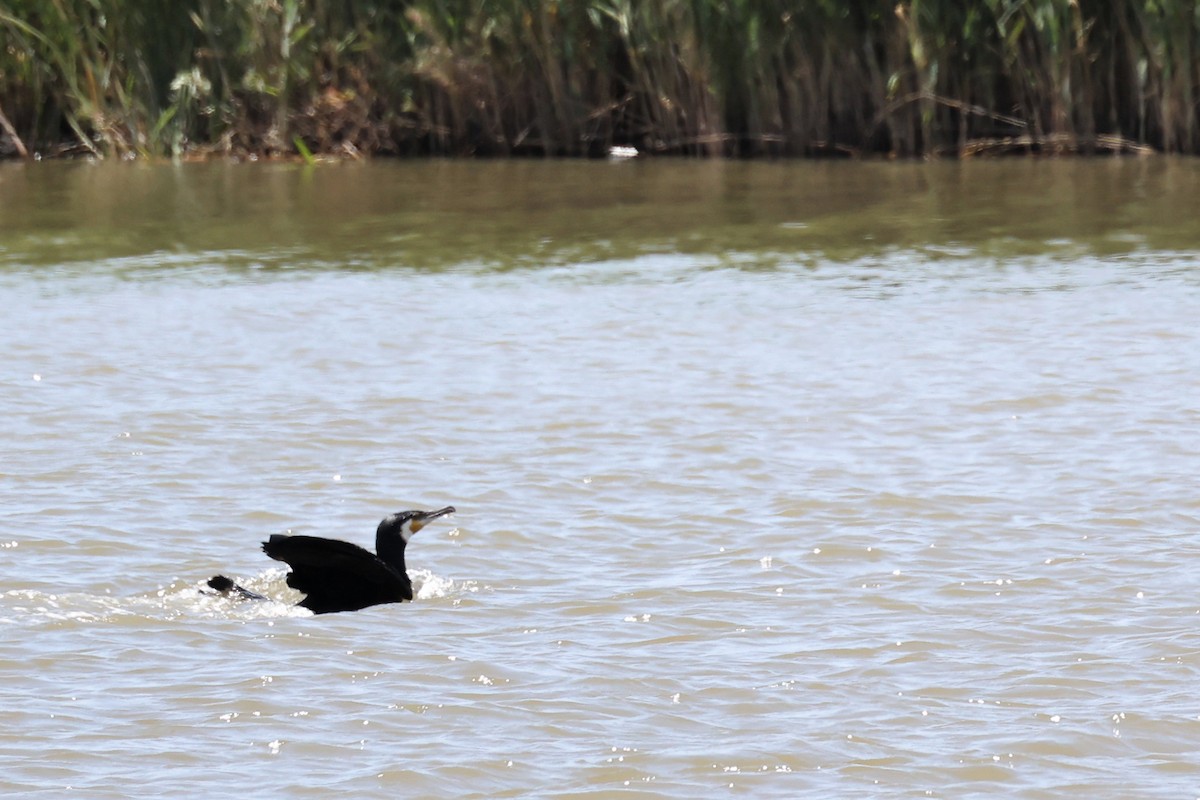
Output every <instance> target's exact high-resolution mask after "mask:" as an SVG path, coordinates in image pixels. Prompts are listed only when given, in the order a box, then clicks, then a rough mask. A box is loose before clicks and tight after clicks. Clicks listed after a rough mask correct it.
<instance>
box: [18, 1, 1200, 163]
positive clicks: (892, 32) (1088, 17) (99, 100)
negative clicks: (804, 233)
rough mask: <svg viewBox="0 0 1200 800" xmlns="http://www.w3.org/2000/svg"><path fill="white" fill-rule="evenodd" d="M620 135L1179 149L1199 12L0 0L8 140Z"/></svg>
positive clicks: (800, 146) (1184, 7) (299, 141)
mask: <svg viewBox="0 0 1200 800" xmlns="http://www.w3.org/2000/svg"><path fill="white" fill-rule="evenodd" d="M614 148H617V149H618V150H617V152H621V151H622V149H625V150H624V152H630V151H629V150H628V149H629V148H632V149H635V150H636V152H638V153H643V154H663V155H686V156H725V157H790V156H808V157H858V156H874V155H881V156H893V157H935V156H958V157H970V156H980V155H989V154H1007V153H1031V154H1063V153H1083V154H1092V153H1128V152H1138V153H1140V152H1166V153H1183V154H1193V155H1194V154H1197V153H1200V9H1198V7H1197V4H1196V3H1195V2H1194V0H1141V1H1140V2H1139V1H1138V0H1111V2H1100V1H1099V0H980V1H979V2H959V1H958V0H899V2H897V0H889V1H888V2H866V1H859V2H854V1H851V2H844V1H843V0H791V1H790V2H788V1H787V0H651V1H648V2H642V1H641V0H579V2H569V1H568V0H376V1H375V2H362V3H357V2H332V0H179V1H178V2H167V3H163V2H156V1H154V0H0V157H7V158H34V157H42V156H45V157H56V156H58V157H63V156H90V157H106V158H136V157H175V158H204V157H210V156H234V157H285V158H286V157H291V158H295V157H300V158H303V159H305V160H312V159H314V158H315V157H316V156H331V157H350V158H359V157H367V156H379V155H385V156H386V155H397V156H409V155H439V156H487V157H498V156H556V157H573V156H574V157H578V156H587V157H594V156H604V155H606V154H609V153H610V152H613V149H614ZM314 154H315V155H314Z"/></svg>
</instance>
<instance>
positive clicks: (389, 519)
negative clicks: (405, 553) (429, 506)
mask: <svg viewBox="0 0 1200 800" xmlns="http://www.w3.org/2000/svg"><path fill="white" fill-rule="evenodd" d="M453 513H454V506H446V507H445V508H439V509H438V510H437V511H397V512H396V513H395V514H389V515H388V516H386V517H384V518H383V522H380V523H379V528H378V529H377V530H376V531H375V537H376V539H377V540H378V539H383V538H386V537H390V536H399V537H400V540H401V541H403V542H404V543H405V544H408V540H409V539H411V538H412V535H413V534H414V533H416V532H417V531H419V530H421V528H424V527H425V526H426V525H428V524H429V523H430V522H431V521H433V520H435V519H437V518H438V517H444V516H446V515H447V514H453Z"/></svg>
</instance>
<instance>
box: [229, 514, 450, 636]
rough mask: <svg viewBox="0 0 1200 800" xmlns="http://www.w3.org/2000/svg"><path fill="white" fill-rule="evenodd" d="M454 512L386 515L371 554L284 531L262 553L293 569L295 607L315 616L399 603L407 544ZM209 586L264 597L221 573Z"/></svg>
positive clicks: (408, 588)
mask: <svg viewBox="0 0 1200 800" xmlns="http://www.w3.org/2000/svg"><path fill="white" fill-rule="evenodd" d="M453 513H454V506H446V507H445V508H439V509H438V510H437V511H400V512H397V513H395V514H390V515H388V516H386V517H384V518H383V521H382V522H380V523H379V527H378V528H377V529H376V530H375V552H374V553H372V552H371V551H369V550H366V549H364V548H362V547H359V546H358V545H356V544H351V543H350V542H343V541H339V540H337V539H323V538H321V537H319V536H290V535H287V534H282V533H277V534H274V535H273V536H271V538H270V539H268V540H267V541H265V542H263V545H262V549H263V552H264V553H266V554H267V555H269V556H270V557H271V558H273V559H275V560H276V561H284V562H286V563H287V564H288V565H289V566H290V567H291V568H292V571H291V572H289V573H288V576H287V584H288V586H291V587H292V588H293V589H296V590H298V591H301V592H304V594H305V598H304V599H303V600H301V601H300V603H299V605H301V606H303V607H304V608H307V609H309V610H311V611H312V612H313V613H314V614H328V613H330V612H333V611H357V610H358V609H360V608H366V607H367V606H374V605H379V604H380V603H400V602H403V601H405V600H412V599H413V593H412V581H411V580H409V577H408V572H407V570H406V568H405V566H404V548H405V546H406V545H407V544H408V540H409V539H410V538H412V535H413V534H414V533H416V532H417V531H419V530H421V528H423V527H425V525H426V524H428V523H429V522H430V521H431V520H435V519H437V518H438V517H442V516H445V515H447V514H453ZM208 585H209V586H210V587H212V588H213V589H216V590H217V591H218V592H220V593H221V594H223V595H225V596H227V597H229V596H234V595H236V596H238V597H241V598H250V599H261V598H262V595H260V594H257V593H256V592H251V591H250V590H249V589H244V588H242V587H241V586H238V585H237V584H236V583H234V582H233V581H231V580H230V579H229V578H227V577H225V576H224V575H217V576H214V577H213V578H211V579H209V581H208Z"/></svg>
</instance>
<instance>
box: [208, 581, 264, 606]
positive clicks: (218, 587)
mask: <svg viewBox="0 0 1200 800" xmlns="http://www.w3.org/2000/svg"><path fill="white" fill-rule="evenodd" d="M208 588H210V589H213V590H215V591H216V592H217V593H218V594H220V595H221V596H223V597H229V598H232V599H234V600H266V599H267V598H266V597H264V596H263V595H261V594H259V593H258V592H252V591H250V590H249V589H247V588H246V587H244V586H238V585H237V584H236V583H234V582H233V580H232V579H230V578H226V577H225V576H224V575H214V576H212V577H211V578H209V579H208Z"/></svg>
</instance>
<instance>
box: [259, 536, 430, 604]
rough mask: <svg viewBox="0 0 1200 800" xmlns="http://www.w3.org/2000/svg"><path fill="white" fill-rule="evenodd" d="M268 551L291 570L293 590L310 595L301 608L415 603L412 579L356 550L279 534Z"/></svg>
mask: <svg viewBox="0 0 1200 800" xmlns="http://www.w3.org/2000/svg"><path fill="white" fill-rule="evenodd" d="M262 549H263V552H264V553H266V554H267V555H269V556H270V557H271V558H273V559H275V560H276V561H285V562H287V564H288V565H290V566H291V568H292V571H291V572H290V573H288V576H287V583H288V586H291V587H292V588H293V589H297V590H299V591H301V592H304V593H305V594H306V595H307V596H306V597H305V598H304V599H303V600H301V601H300V605H302V606H304V607H305V608H308V609H311V610H312V612H313V613H315V614H324V613H328V612H330V611H355V610H357V609H360V608H366V607H367V606H373V605H377V604H379V603H398V602H400V601H402V600H412V583H411V582H410V581H409V579H408V576H407V575H401V574H400V573H399V571H398V570H395V569H393V568H391V567H389V566H388V565H387V564H385V563H383V562H382V561H380V560H379V558H378V557H377V556H376V555H375V554H374V553H372V552H370V551H369V550H364V549H363V548H361V547H359V546H358V545H356V544H351V543H350V542H342V541H338V540H337V539H323V538H321V537H319V536H287V535H284V534H275V535H274V536H272V537H271V538H270V539H269V540H268V541H265V542H263V546H262Z"/></svg>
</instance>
